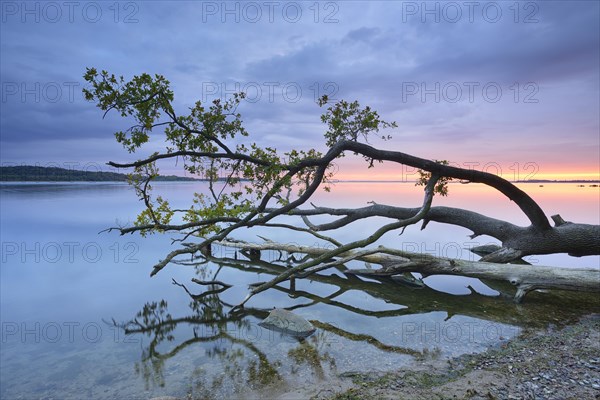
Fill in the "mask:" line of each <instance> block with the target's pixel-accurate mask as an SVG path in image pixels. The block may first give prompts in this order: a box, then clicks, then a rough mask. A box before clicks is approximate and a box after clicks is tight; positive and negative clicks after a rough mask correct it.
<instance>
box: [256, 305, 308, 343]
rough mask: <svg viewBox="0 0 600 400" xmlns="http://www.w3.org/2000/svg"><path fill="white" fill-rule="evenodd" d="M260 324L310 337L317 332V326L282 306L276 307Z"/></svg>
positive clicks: (274, 329) (268, 327)
mask: <svg viewBox="0 0 600 400" xmlns="http://www.w3.org/2000/svg"><path fill="white" fill-rule="evenodd" d="M258 325H260V326H262V327H263V328H266V329H269V330H272V331H277V332H281V333H285V334H287V335H291V336H296V337H302V338H305V337H308V336H310V335H312V334H313V333H314V332H315V327H314V326H312V324H311V323H310V322H308V321H307V320H305V319H304V318H302V317H301V316H299V315H296V314H294V313H293V312H291V311H288V310H284V309H282V308H274V309H273V310H271V312H270V313H269V316H268V317H267V318H265V319H264V320H263V321H262V322H260V323H259V324H258Z"/></svg>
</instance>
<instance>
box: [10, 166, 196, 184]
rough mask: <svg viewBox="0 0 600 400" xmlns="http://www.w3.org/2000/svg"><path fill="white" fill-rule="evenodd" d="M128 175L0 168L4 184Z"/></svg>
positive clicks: (105, 179)
mask: <svg viewBox="0 0 600 400" xmlns="http://www.w3.org/2000/svg"><path fill="white" fill-rule="evenodd" d="M127 179H128V175H127V174H121V173H118V172H102V171H79V170H74V169H66V168H58V167H38V166H30V165H25V166H17V167H0V181H2V182H127ZM155 179H156V180H157V181H196V180H198V179H195V178H188V177H181V176H175V175H168V176H157V177H156V178H155Z"/></svg>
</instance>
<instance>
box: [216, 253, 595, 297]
mask: <svg viewBox="0 0 600 400" xmlns="http://www.w3.org/2000/svg"><path fill="white" fill-rule="evenodd" d="M216 244H219V245H221V246H225V247H231V248H239V249H243V250H278V251H286V252H288V253H303V254H308V255H311V256H322V255H324V254H327V253H328V252H329V251H330V250H329V249H323V248H315V247H308V246H298V245H294V244H280V243H275V242H265V243H261V244H256V243H246V242H232V241H220V242H218V243H216ZM338 257H340V259H338V261H340V260H342V261H343V260H360V261H364V262H367V263H370V264H378V265H381V268H379V269H347V270H345V271H344V273H346V274H353V275H360V276H370V277H386V276H387V277H391V276H393V275H399V274H403V273H406V272H419V273H421V274H423V275H425V276H428V275H440V274H441V275H460V276H468V277H472V278H479V279H492V280H502V281H507V282H509V283H510V284H511V285H513V286H514V287H515V288H516V289H517V291H516V294H515V297H514V300H515V302H521V301H522V300H523V298H524V297H525V295H526V294H527V293H528V292H530V291H532V290H535V289H559V290H574V291H589V292H600V268H566V267H550V266H539V265H522V264H518V265H517V264H499V263H491V262H481V261H468V260H456V259H449V258H443V257H433V256H430V255H425V254H417V253H409V252H405V251H399V250H394V249H389V248H385V247H382V246H380V247H378V248H376V249H373V250H370V251H364V250H363V251H361V252H356V251H348V252H344V253H341V254H339V255H338ZM341 263H342V262H338V263H337V264H336V263H335V262H332V263H330V265H329V266H334V265H338V264H341ZM329 266H328V265H327V264H326V265H325V266H319V267H317V268H314V269H312V270H308V271H304V272H303V273H302V275H301V276H302V277H305V276H307V275H309V274H310V273H313V272H317V271H319V270H321V269H325V268H324V267H329ZM299 274H300V273H299Z"/></svg>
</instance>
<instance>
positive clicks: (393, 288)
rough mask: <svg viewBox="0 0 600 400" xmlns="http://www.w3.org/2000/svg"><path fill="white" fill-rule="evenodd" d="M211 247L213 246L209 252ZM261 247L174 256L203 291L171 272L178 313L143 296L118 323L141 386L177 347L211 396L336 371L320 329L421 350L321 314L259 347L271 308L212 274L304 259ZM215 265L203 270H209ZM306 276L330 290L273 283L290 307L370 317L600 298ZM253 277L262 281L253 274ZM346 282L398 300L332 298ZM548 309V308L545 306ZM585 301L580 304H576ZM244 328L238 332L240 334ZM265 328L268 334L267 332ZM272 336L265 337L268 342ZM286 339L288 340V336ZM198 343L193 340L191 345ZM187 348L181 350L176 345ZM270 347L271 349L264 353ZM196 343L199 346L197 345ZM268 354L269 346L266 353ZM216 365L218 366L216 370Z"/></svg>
mask: <svg viewBox="0 0 600 400" xmlns="http://www.w3.org/2000/svg"><path fill="white" fill-rule="evenodd" d="M213 254H214V252H213ZM266 256H267V255H265V254H263V255H262V258H261V255H256V254H245V253H244V252H241V251H240V252H236V253H235V254H233V257H215V256H214V255H206V254H205V255H203V256H202V260H201V262H197V260H192V261H191V262H179V263H180V264H186V265H191V266H193V267H194V268H195V272H196V276H197V277H196V278H194V279H192V282H193V283H194V284H196V285H201V286H203V287H205V289H206V290H205V291H203V292H200V293H193V290H190V289H188V287H187V286H186V285H185V284H182V283H179V282H177V281H175V280H173V284H174V285H176V286H178V287H180V288H181V289H182V290H183V291H184V292H185V293H186V294H187V295H188V296H189V299H190V301H189V304H188V308H189V310H188V311H189V312H188V314H187V315H185V316H182V317H177V318H176V317H173V315H171V313H170V312H169V306H168V304H167V301H165V300H161V301H159V302H148V303H146V304H145V305H144V306H143V308H142V310H141V311H139V312H138V313H137V314H136V316H135V317H134V318H133V319H131V320H130V321H127V322H124V323H116V322H115V321H113V324H114V325H115V326H118V327H119V328H121V329H123V330H124V332H125V334H126V335H142V336H146V337H148V338H149V342H148V343H147V345H145V346H144V347H143V348H142V355H141V360H140V361H139V362H138V363H137V364H136V371H137V372H138V373H139V374H140V375H141V376H143V378H144V380H145V383H146V386H147V387H148V388H149V387H150V386H152V385H159V386H164V385H165V362H166V360H169V359H171V358H173V357H175V356H176V355H178V354H179V355H186V354H196V355H197V357H198V360H200V361H196V363H195V364H194V365H198V363H200V366H199V367H196V368H195V370H193V371H189V372H188V374H190V375H191V379H192V383H191V384H190V386H189V393H188V394H189V396H190V397H194V398H210V397H211V396H213V395H214V394H215V393H218V396H219V397H222V395H223V393H227V394H230V395H231V394H234V393H240V392H247V391H248V390H262V389H264V388H267V387H278V386H281V384H282V383H285V382H284V381H285V373H283V372H282V371H283V370H286V371H289V373H291V374H297V373H300V372H302V373H307V371H310V373H311V374H312V375H313V376H315V377H317V378H318V379H323V378H324V377H325V376H326V371H333V372H335V369H336V364H335V360H334V358H333V357H332V356H331V355H330V354H329V353H328V351H327V346H326V345H325V343H326V342H327V340H326V337H325V336H326V335H329V336H330V337H331V336H332V335H335V336H338V337H343V338H345V339H347V340H350V341H354V342H361V343H364V344H365V345H367V346H373V347H374V348H376V349H378V350H381V351H385V352H390V353H396V354H403V355H409V356H412V357H423V356H424V353H427V350H428V349H424V353H422V352H420V351H417V350H415V349H411V348H407V347H403V346H398V345H397V343H392V344H389V343H382V342H381V341H379V340H378V339H377V338H376V337H373V336H370V335H367V334H364V333H354V332H350V331H348V329H347V327H338V326H334V325H333V324H330V323H328V322H327V321H316V320H313V321H311V322H312V323H313V325H314V326H315V327H316V328H318V329H317V332H316V333H315V334H314V335H313V336H311V337H309V338H307V339H299V338H295V339H291V338H289V339H288V340H291V341H292V343H294V344H293V347H292V348H291V349H289V346H288V350H287V351H285V352H284V353H283V354H286V355H287V357H284V358H283V359H281V358H279V359H275V358H277V357H273V355H272V353H273V349H267V348H264V343H261V342H260V341H257V340H254V339H256V338H257V337H258V335H259V334H260V333H259V332H257V330H260V329H262V328H259V327H258V326H257V325H256V324H253V323H252V321H254V320H262V319H264V318H266V317H267V315H268V313H269V310H267V309H259V308H251V307H244V308H241V309H239V308H234V307H233V305H232V304H229V303H227V302H225V301H224V300H223V299H222V298H221V297H222V296H223V293H226V291H227V290H228V289H229V288H230V287H231V285H229V284H228V283H226V282H222V281H219V280H217V278H218V275H219V273H220V272H221V271H222V270H223V269H224V268H233V269H236V270H239V271H242V272H244V273H252V274H267V275H276V274H279V273H281V272H282V271H283V270H285V269H286V268H289V267H290V266H293V265H294V264H296V263H299V262H302V261H303V260H297V259H296V258H295V257H294V255H286V254H283V253H279V252H278V253H277V254H275V256H273V257H271V258H272V259H271V260H268V261H267V260H264V258H267V257H266ZM214 268H216V272H214V273H213V274H212V276H211V277H208V274H209V272H210V271H211V270H212V269H214ZM306 279H308V280H310V281H317V282H320V283H323V284H326V285H330V286H332V287H336V288H337V290H335V291H334V292H333V293H332V294H330V295H328V296H322V295H317V294H314V293H311V292H309V291H306V290H297V289H296V284H295V283H296V282H295V280H294V279H292V280H291V281H290V282H288V283H286V284H283V283H282V284H280V285H278V286H275V287H274V288H273V289H272V290H274V291H278V292H281V293H285V294H286V295H287V296H289V297H290V298H293V299H304V300H307V301H306V302H304V303H300V304H295V305H293V306H291V307H287V309H288V310H294V309H299V308H306V307H311V306H313V305H315V304H326V305H328V306H329V307H335V308H339V309H342V310H345V311H348V312H351V313H353V314H359V315H364V316H369V317H376V318H385V317H393V316H401V315H409V314H422V313H429V312H432V311H445V312H446V313H447V314H448V317H447V318H450V317H451V316H452V315H455V314H461V315H465V316H471V317H475V318H479V319H485V320H492V321H494V322H502V323H508V324H514V323H515V322H516V321H521V323H523V321H526V323H528V324H532V325H535V324H545V323H547V322H548V321H549V318H550V317H549V316H550V315H552V316H555V317H556V318H557V319H561V320H563V321H565V320H568V319H569V316H571V318H574V317H576V315H580V314H582V313H584V312H586V309H585V305H586V304H588V305H589V307H590V308H591V309H594V308H596V309H597V305H598V301H597V300H589V301H588V302H587V303H586V302H582V298H581V296H582V294H580V293H577V294H576V295H577V296H578V299H577V302H578V306H579V309H578V310H573V309H572V308H570V307H569V305H568V303H566V304H565V297H564V294H563V296H562V297H561V298H560V302H559V301H558V300H557V301H556V302H553V300H552V297H549V296H548V295H546V296H545V297H543V301H537V302H536V300H535V295H532V296H531V300H530V301H528V303H527V305H526V306H519V305H515V304H513V303H512V302H511V301H509V300H507V301H502V300H499V299H497V298H493V297H490V296H484V295H481V294H479V293H477V292H475V291H472V293H471V294H470V295H468V296H456V295H451V294H448V293H443V292H439V291H436V290H433V289H431V288H429V287H427V286H426V285H425V286H423V287H419V288H415V287H413V286H412V285H402V284H399V283H398V282H396V281H393V280H391V279H381V280H377V281H375V280H365V279H361V278H359V277H357V276H354V275H349V274H348V275H347V274H341V273H337V272H336V273H330V274H325V273H319V274H314V275H310V276H309V277H307V278H306ZM254 284H260V282H256V283H254ZM350 290H361V291H364V292H366V293H368V294H370V295H371V296H372V297H374V298H377V299H382V300H384V301H385V302H386V303H388V304H392V305H397V307H394V308H392V309H388V310H384V311H381V310H369V309H365V308H361V307H358V306H356V305H351V304H347V303H345V302H344V301H341V300H339V299H338V298H339V297H340V296H341V295H343V294H344V293H347V292H348V291H350ZM549 307H552V309H553V312H552V313H549V312H548V308H549ZM582 307H583V309H582ZM242 333H244V334H242ZM270 334H272V335H274V333H273V332H271V333H270ZM274 342H275V341H274V340H273V341H269V345H270V344H272V343H274ZM289 343H290V342H289V341H288V344H289ZM196 344H202V345H201V346H199V347H196V346H194V345H196ZM184 349H185V352H182V350H184ZM269 350H270V351H271V353H269ZM429 350H431V349H429ZM199 351H201V354H200V353H199ZM268 354H270V357H271V360H270V359H269V356H268ZM205 359H206V360H214V361H215V362H216V364H217V366H220V367H218V368H214V367H206V366H205V365H204V364H206V363H202V362H201V360H205ZM216 370H218V371H220V373H215V371H216Z"/></svg>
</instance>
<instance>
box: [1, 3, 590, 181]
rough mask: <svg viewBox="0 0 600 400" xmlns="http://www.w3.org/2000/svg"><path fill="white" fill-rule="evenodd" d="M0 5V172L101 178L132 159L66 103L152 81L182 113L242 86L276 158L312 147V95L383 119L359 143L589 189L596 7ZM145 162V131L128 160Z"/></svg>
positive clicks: (350, 170)
mask: <svg viewBox="0 0 600 400" xmlns="http://www.w3.org/2000/svg"><path fill="white" fill-rule="evenodd" d="M0 4H1V11H2V16H1V32H0V33H1V39H0V41H1V47H0V49H1V62H0V72H1V81H2V95H1V96H2V98H1V107H2V109H1V123H0V129H1V143H0V145H1V150H0V156H1V160H2V165H22V164H30V165H36V164H37V165H56V166H62V167H74V168H77V169H84V168H86V169H91V168H96V169H102V170H109V169H108V167H106V166H104V163H105V162H107V161H109V160H112V161H127V160H131V159H132V158H133V157H134V156H136V155H133V156H132V155H130V154H128V153H127V152H126V151H125V150H123V149H122V148H121V147H120V146H119V145H117V144H116V143H115V141H114V138H113V132H114V131H116V130H118V129H122V128H124V127H127V126H128V125H127V121H124V120H121V119H119V118H117V117H116V116H112V115H109V116H108V117H107V118H105V119H104V120H103V119H102V113H101V111H100V110H99V109H97V108H95V107H94V105H93V104H91V103H88V102H86V101H85V100H84V99H83V97H82V95H81V89H82V88H83V87H84V81H83V79H82V75H83V74H84V72H85V68H86V67H96V68H98V69H105V70H108V71H109V72H111V73H114V74H116V75H124V76H125V77H126V78H131V77H132V76H133V75H136V74H140V73H143V72H148V73H152V74H154V73H158V74H163V75H164V76H166V77H167V78H168V79H169V80H170V81H171V83H172V86H173V88H174V91H175V97H176V107H177V108H178V110H179V113H180V114H182V113H183V112H184V111H185V109H186V107H189V106H190V105H191V104H193V103H194V102H195V101H196V100H202V101H210V100H213V99H215V98H222V99H225V98H228V97H229V96H231V93H233V92H234V91H237V90H244V91H246V92H247V93H248V99H247V101H245V102H244V104H243V105H242V107H241V109H240V111H241V112H242V114H243V116H244V121H245V123H246V126H247V128H248V130H249V131H250V133H251V135H252V138H254V140H256V141H257V142H258V143H259V144H261V145H269V146H273V147H276V148H277V149H280V150H289V149H290V148H298V149H300V148H305V149H308V148H311V147H317V148H319V149H321V150H324V145H323V140H322V134H323V131H324V129H323V125H322V124H321V123H320V121H319V115H320V113H321V112H322V110H321V109H320V108H319V107H318V106H317V105H316V104H315V99H316V98H317V97H318V96H319V95H322V94H328V95H329V97H330V98H335V99H346V100H359V101H360V102H361V104H369V105H371V106H373V107H374V108H375V109H377V110H379V112H380V114H381V115H382V116H383V117H384V118H385V119H387V120H395V121H396V122H397V123H398V128H397V129H394V130H393V131H391V132H390V133H391V134H392V135H393V140H391V141H390V142H383V143H381V142H377V141H374V142H373V143H372V144H373V145H375V146H380V147H386V148H393V149H396V150H400V151H404V152H408V153H411V154H414V155H418V156H421V157H424V158H430V159H448V160H451V161H452V162H453V163H454V164H455V165H459V166H464V167H470V168H476V169H484V170H488V171H490V172H494V173H500V174H502V176H503V177H505V178H509V179H514V178H521V179H523V178H559V179H565V178H585V179H598V178H599V164H600V138H599V137H600V134H599V129H600V121H599V119H600V116H599V111H598V110H599V109H600V104H599V102H600V60H599V49H600V39H599V35H600V33H599V32H600V26H599V21H600V2H597V1H581V2H577V1H539V2H538V1H536V2H533V1H529V2H527V1H524V2H519V3H516V2H513V1H510V2H479V1H474V2H461V1H458V2H437V1H428V2H421V1H418V2H413V1H404V2H401V1H380V2H378V1H369V2H367V1H324V2H316V1H298V2H279V1H269V2H267V1H265V2H263V1H258V2H234V1H230V2H221V1H218V2H211V1H204V2H200V1H187V2H185V1H170V2H160V1H143V2H142V1H131V2H127V1H122V2H119V1H117V2H112V1H111V2H88V1H74V2H21V1H2V2H1V3H0ZM160 148H161V137H160V134H159V133H158V132H157V135H156V137H155V138H154V140H153V141H152V144H151V146H150V147H149V148H147V149H145V150H144V149H143V150H142V153H141V154H139V157H143V156H144V155H146V154H150V153H151V152H152V151H155V150H159V149H160ZM165 167H166V168H167V169H168V170H172V171H175V170H176V166H175V165H165ZM339 167H340V174H342V175H341V176H342V177H346V178H371V179H385V178H402V177H404V175H405V174H410V173H411V171H409V170H402V169H398V168H397V167H396V169H393V168H391V166H383V167H378V168H375V169H374V170H369V171H366V170H365V169H364V165H363V164H362V163H361V162H360V160H352V159H350V158H347V159H345V160H344V163H343V164H341V165H340V166H339Z"/></svg>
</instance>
